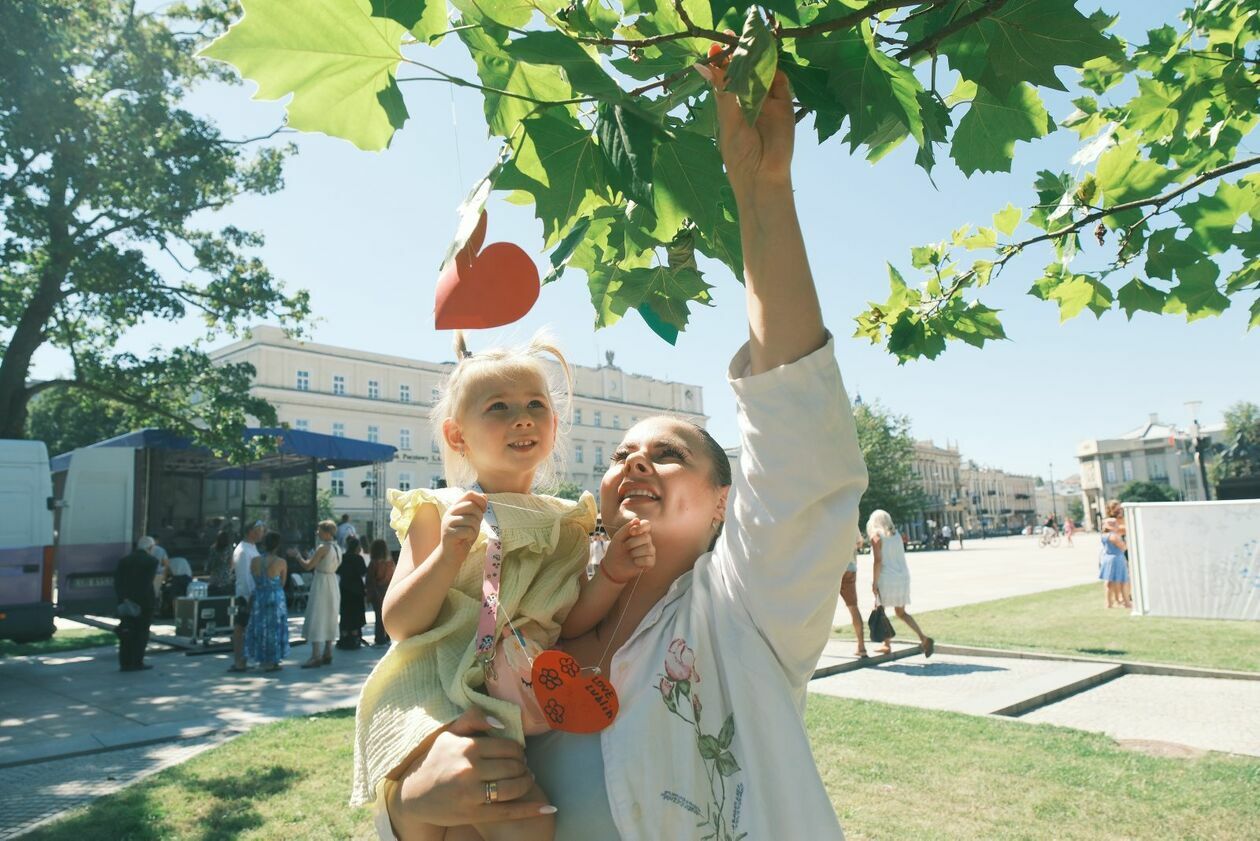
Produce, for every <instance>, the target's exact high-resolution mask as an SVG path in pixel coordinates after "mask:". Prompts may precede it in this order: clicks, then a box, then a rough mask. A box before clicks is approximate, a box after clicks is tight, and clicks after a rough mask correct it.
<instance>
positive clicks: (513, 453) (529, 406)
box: [443, 374, 559, 493]
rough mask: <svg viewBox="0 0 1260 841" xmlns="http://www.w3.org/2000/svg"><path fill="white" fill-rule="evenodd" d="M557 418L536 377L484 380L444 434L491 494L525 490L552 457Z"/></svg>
mask: <svg viewBox="0 0 1260 841" xmlns="http://www.w3.org/2000/svg"><path fill="white" fill-rule="evenodd" d="M558 424H559V419H558V418H557V417H556V414H555V412H553V411H552V409H551V396H550V394H548V392H547V385H546V382H545V381H544V380H543V378H542V376H540V375H532V376H530V375H525V376H521V375H519V374H514V375H513V376H506V375H503V376H500V375H493V374H492V375H485V376H482V377H480V378H479V379H478V381H477V382H475V383H473V384H472V386H471V388H470V389H469V391H468V396H467V399H466V400H465V403H464V410H463V412H462V413H461V414H460V416H459V417H458V418H452V419H450V420H448V421H446V423H445V425H444V426H443V434H444V435H445V436H446V441H447V443H448V444H449V445H450V446H451V448H452V449H454V450H455V451H456V452H459V453H462V454H463V457H464V458H467V459H468V462H469V464H471V465H472V468H473V470H474V471H475V472H476V474H477V478H478V481H479V482H481V484H482V485H483V486H486V487H487V488H488V489H490V490H492V491H497V490H517V489H518V486H519V485H520V483H521V482H524V488H523V489H520V492H522V493H523V492H525V491H528V490H529V487H530V485H532V484H533V479H534V473H535V472H536V471H537V470H538V468H539V466H541V465H542V464H543V463H544V462H545V461H546V460H547V459H549V458H551V452H552V449H553V448H554V447H555V444H556V428H557V425H558Z"/></svg>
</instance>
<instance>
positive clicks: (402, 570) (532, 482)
mask: <svg viewBox="0 0 1260 841" xmlns="http://www.w3.org/2000/svg"><path fill="white" fill-rule="evenodd" d="M456 354H457V356H458V358H459V361H458V363H457V364H456V366H455V368H454V370H453V371H452V372H451V374H450V376H449V378H448V379H447V382H446V384H445V389H444V391H443V393H442V395H441V398H440V399H439V400H438V402H437V405H436V406H434V408H433V411H432V414H431V422H432V424H433V428H434V430H435V432H437V433H438V436H439V437H438V442H439V444H440V446H441V449H442V455H443V460H444V464H445V473H446V478H447V483H448V488H446V489H443V490H437V491H430V490H425V489H416V490H411V491H407V492H399V491H395V490H390V491H389V494H388V496H389V500H390V503H391V504H392V506H393V514H392V517H391V521H390V524H391V525H392V526H393V528H394V529H395V531H396V532H397V534H398V539H399V541H400V543H401V544H402V550H401V552H400V554H399V558H398V567H397V569H396V571H395V574H394V577H393V580H392V581H391V582H390V586H389V590H388V591H387V593H386V595H385V600H384V604H383V614H384V622H385V630H386V632H387V633H388V634H389V636H390V638H391V639H393V640H398V641H399V642H398V644H397V645H395V646H394V648H393V649H391V650H390V652H389V653H388V654H387V655H386V656H385V657H384V658H382V659H381V661H380V663H378V664H377V666H376V668H375V669H374V670H373V672H372V674H371V676H370V677H369V678H368V681H367V683H365V684H364V687H363V690H362V693H361V695H360V699H359V708H358V714H357V720H356V744H355V780H354V792H353V794H352V797H351V802H352V803H354V804H360V803H370V802H373V801H375V799H376V798H377V797H378V796H379V795H380V794H381V792H382V786H383V784H384V783H385V781H386V780H387V779H394V778H396V777H397V776H398V774H399V773H401V771H402V770H404V769H405V768H406V767H407V766H408V765H410V764H411V763H412V762H413V761H415V759H417V758H418V757H419V756H421V755H423V754H424V752H425V751H426V750H427V749H428V747H429V745H430V744H431V742H432V740H433V738H435V737H436V736H437V735H438V733H440V732H441V730H442V729H443V728H444V727H445V726H446V725H448V724H449V723H450V722H452V721H453V720H454V719H456V718H457V717H458V716H459V715H460V714H461V713H462V712H463V711H464V710H466V709H468V708H469V707H473V706H475V707H479V708H481V709H482V710H485V711H486V712H487V713H488V714H489V716H490V717H491V720H492V721H493V722H494V723H495V725H496V726H499V725H501V729H502V730H503V731H504V734H505V735H507V736H510V737H512V738H514V739H515V740H516V741H517V742H518V743H520V744H523V743H524V736H526V735H534V734H539V733H542V732H545V731H546V730H547V729H548V728H549V724H548V719H547V716H546V715H545V714H544V712H543V711H542V710H541V709H539V708H538V703H537V701H536V700H535V699H534V696H533V692H532V689H531V684H530V677H531V674H530V660H531V658H532V657H533V656H534V655H535V654H536V653H537V652H539V651H541V650H543V649H545V648H552V647H556V645H557V643H558V642H559V640H560V639H561V638H562V637H569V636H574V635H579V634H584V633H586V632H587V631H589V630H590V629H591V628H593V627H594V626H595V625H596V624H598V623H599V622H600V621H601V620H602V619H603V618H604V616H605V615H606V614H607V613H608V611H609V609H610V608H611V607H612V605H613V604H614V602H615V601H616V600H617V598H618V596H619V595H620V594H621V591H622V589H623V588H624V587H625V586H626V584H628V583H629V582H630V581H631V580H633V579H634V578H635V577H637V576H638V574H640V573H641V572H643V571H644V570H645V569H649V568H651V566H652V565H653V563H654V558H655V555H654V550H653V547H652V541H651V535H650V529H651V526H650V523H648V522H647V520H635V521H634V522H633V523H630V524H628V526H627V527H626V528H624V529H622V530H621V532H619V533H618V535H617V536H616V537H615V538H614V539H613V541H612V543H611V545H610V547H609V552H608V556H607V557H606V558H605V561H604V563H603V564H601V566H600V572H599V574H597V575H596V576H595V577H593V578H590V579H589V580H588V579H587V578H586V576H585V574H584V573H585V569H586V563H587V559H588V556H589V544H588V538H587V535H588V534H589V533H590V531H591V530H592V529H593V528H594V526H595V504H594V500H593V498H592V497H591V495H590V494H589V493H587V494H583V496H582V498H581V499H580V500H578V501H577V502H571V501H568V500H563V499H558V498H556V497H552V496H546V495H543V494H539V493H535V491H536V489H538V488H540V487H546V486H548V485H550V484H553V483H554V480H555V477H556V475H557V473H558V463H559V457H558V454H557V450H558V449H559V447H558V446H557V444H558V443H559V440H560V433H561V429H562V423H561V417H562V416H565V415H567V414H568V407H569V401H570V393H571V390H572V374H571V372H570V370H569V366H568V363H567V362H566V361H565V359H564V356H563V354H561V352H560V351H559V349H557V348H556V347H555V346H554V345H553V344H552V343H551V342H549V341H548V340H547V338H546V337H545V336H535V337H534V338H533V339H532V340H531V341H530V342H529V343H528V344H527V345H525V346H523V347H518V348H506V349H493V350H489V351H483V352H478V353H476V354H470V353H468V350H467V347H466V346H465V344H464V340H463V336H462V335H461V334H458V333H457V334H456ZM549 360H554V363H555V364H548V362H549ZM496 539H497V541H498V542H499V545H500V546H501V551H500V552H499V553H498V556H499V557H501V566H495V569H497V570H498V572H497V573H495V574H492V575H488V574H487V571H488V566H487V563H488V561H487V558H488V557H490V558H494V557H495V555H494V554H493V550H492V554H491V555H490V556H488V555H487V546H488V545H490V546H493V545H494V544H493V542H492V541H495V540H496ZM489 563H490V564H491V565H494V561H493V560H491V561H489ZM494 578H497V583H496V584H495V585H494V587H495V588H497V592H494V591H493V589H489V590H487V595H485V596H483V589H482V588H483V583H484V582H486V581H487V580H492V579H494ZM496 601H497V609H496V607H495V602H496ZM486 611H489V615H490V616H493V617H497V621H496V625H495V633H494V634H493V635H492V637H493V638H492V639H490V640H489V642H488V645H489V652H487V655H486V656H487V657H488V658H489V657H491V654H492V658H491V659H490V662H489V663H488V664H486V663H483V660H482V659H481V658H479V656H478V650H477V640H476V637H477V636H478V635H479V634H480V632H481V629H479V627H478V622H479V620H480V618H481V616H482V614H483V613H485V612H486ZM513 758H514V757H507V756H505V757H503V759H504V760H505V763H503V764H505V765H506V764H507V762H508V761H510V760H511V759H513ZM518 776H521V775H518ZM526 782H528V781H527V780H525V779H522V780H516V779H503V778H502V777H492V778H490V779H487V780H485V781H484V784H485V791H484V801H485V803H487V804H491V803H494V802H496V801H497V800H498V794H499V787H500V786H504V788H505V789H511V788H513V787H514V786H517V785H519V784H525V783H526ZM529 795H530V798H531V799H532V800H535V801H537V802H539V803H545V802H546V796H545V795H544V794H543V793H542V791H541V790H539V789H538V787H537V785H536V784H531V785H530V786H529ZM551 812H552V813H554V809H552V810H551ZM554 820H555V819H554V818H553V817H552V816H551V814H546V813H544V814H540V815H539V816H538V817H536V818H530V819H527V820H521V821H513V822H507V823H486V824H473V825H472V826H462V827H452V828H449V829H447V828H442V827H437V826H432V827H428V828H427V829H428V831H427V832H426V835H425V838H426V839H427V838H432V839H444V841H464V839H482V838H484V839H486V840H487V841H508V840H509V839H510V840H511V841H535V840H537V841H549V839H551V838H552V836H553V834H554Z"/></svg>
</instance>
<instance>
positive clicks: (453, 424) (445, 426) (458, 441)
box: [442, 418, 464, 453]
mask: <svg viewBox="0 0 1260 841" xmlns="http://www.w3.org/2000/svg"><path fill="white" fill-rule="evenodd" d="M442 438H443V439H444V440H445V441H446V446H448V447H450V448H451V449H452V450H454V451H455V452H457V453H462V452H463V451H464V431H463V430H462V429H460V428H459V421H457V420H455V419H454V418H447V419H446V420H444V421H442Z"/></svg>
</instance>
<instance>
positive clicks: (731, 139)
mask: <svg viewBox="0 0 1260 841" xmlns="http://www.w3.org/2000/svg"><path fill="white" fill-rule="evenodd" d="M695 67H696V72H698V73H700V75H702V76H704V77H705V78H706V79H708V80H709V82H710V84H712V86H713V90H714V95H715V96H716V97H717V112H718V147H719V148H720V149H721V152H722V160H723V161H725V163H726V174H727V177H728V178H729V179H730V182H731V187H733V188H734V189H735V191H736V193H737V194H738V193H740V192H741V191H746V190H748V189H751V188H752V187H753V186H756V185H765V184H767V183H775V184H788V183H790V181H791V166H792V150H793V148H794V143H795V137H796V115H795V112H794V111H793V109H792V91H791V88H790V87H789V85H788V80H787V76H786V75H784V73H783V71H781V70H780V71H778V72H777V73H775V77H774V82H773V83H772V84H771V86H770V92H769V94H767V96H766V98H765V101H764V103H763V104H762V106H761V113H760V114H759V115H758V116H757V121H756V123H755V124H752V125H750V124H749V122H748V120H747V119H746V118H745V116H744V114H743V112H742V111H741V110H740V107H739V100H738V99H737V98H736V97H735V95H734V94H732V93H727V92H726V90H725V88H726V70H725V68H723V67H721V66H718V65H716V64H709V65H705V64H697V65H695Z"/></svg>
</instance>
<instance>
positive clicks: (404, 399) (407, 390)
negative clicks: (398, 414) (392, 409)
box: [398, 384, 411, 403]
mask: <svg viewBox="0 0 1260 841" xmlns="http://www.w3.org/2000/svg"><path fill="white" fill-rule="evenodd" d="M398 402H399V403H410V402H411V386H409V385H406V384H404V385H400V386H398Z"/></svg>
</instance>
